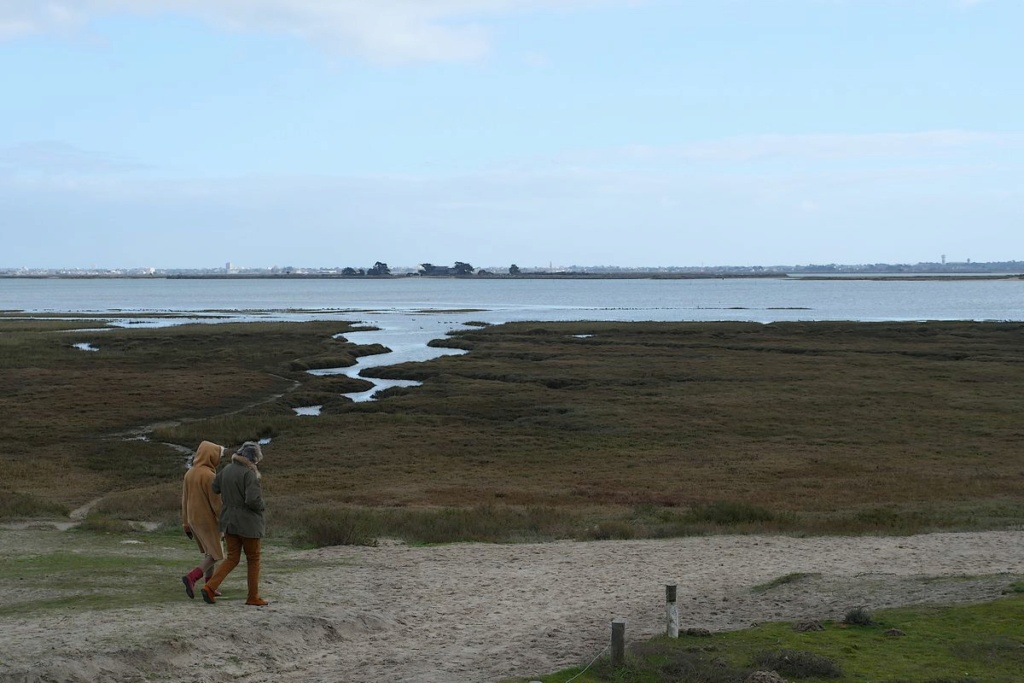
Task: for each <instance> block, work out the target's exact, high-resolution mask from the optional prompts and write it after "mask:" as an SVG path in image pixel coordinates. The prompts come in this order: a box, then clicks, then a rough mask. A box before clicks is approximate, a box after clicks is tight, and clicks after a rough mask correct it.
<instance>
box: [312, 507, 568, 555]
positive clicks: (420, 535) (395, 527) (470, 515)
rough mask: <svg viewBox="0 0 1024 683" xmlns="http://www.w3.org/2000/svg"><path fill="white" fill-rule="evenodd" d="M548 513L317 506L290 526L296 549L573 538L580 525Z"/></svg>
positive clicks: (563, 514) (557, 512) (564, 515)
mask: <svg viewBox="0 0 1024 683" xmlns="http://www.w3.org/2000/svg"><path fill="white" fill-rule="evenodd" d="M580 523H581V522H580V520H578V519H575V520H574V519H573V518H572V516H571V515H569V514H567V513H566V512H564V511H560V510H556V509H552V508H517V507H506V506H484V507H479V508H470V509H463V508H439V509H389V510H379V509H365V508H361V509H346V508H343V509H337V508H330V507H323V506H322V507H316V508H312V509H307V510H305V511H303V512H302V513H301V514H300V516H299V519H297V520H296V521H295V526H296V528H297V531H296V533H295V536H294V542H295V544H296V545H299V546H313V547H324V546H331V545H376V544H377V542H378V541H380V540H382V539H399V540H402V541H405V542H407V543H412V544H434V543H452V542H457V541H477V542H488V543H510V542H522V541H531V540H532V541H536V540H549V539H553V538H565V537H568V536H571V535H572V532H573V529H574V527H576V526H579V525H580Z"/></svg>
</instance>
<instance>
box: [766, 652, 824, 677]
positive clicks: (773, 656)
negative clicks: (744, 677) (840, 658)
mask: <svg viewBox="0 0 1024 683" xmlns="http://www.w3.org/2000/svg"><path fill="white" fill-rule="evenodd" d="M754 665H755V666H757V667H759V668H764V669H771V670H772V671H775V672H777V673H779V674H781V675H783V676H792V677H794V678H839V677H841V676H842V675H843V671H842V669H841V668H840V667H839V665H838V664H836V663H835V662H834V661H832V660H831V659H829V658H828V657H824V656H822V655H816V654H814V653H813V652H804V651H802V650H773V651H769V652H761V653H759V654H758V655H756V656H755V658H754Z"/></svg>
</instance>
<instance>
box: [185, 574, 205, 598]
mask: <svg viewBox="0 0 1024 683" xmlns="http://www.w3.org/2000/svg"><path fill="white" fill-rule="evenodd" d="M202 575H203V570H202V569H200V568H199V567H196V568H195V569H193V570H192V571H190V572H189V573H188V574H185V576H183V577H181V582H182V583H183V584H185V594H186V595H188V597H190V598H195V597H196V592H195V587H196V581H198V580H199V577H200V576H202Z"/></svg>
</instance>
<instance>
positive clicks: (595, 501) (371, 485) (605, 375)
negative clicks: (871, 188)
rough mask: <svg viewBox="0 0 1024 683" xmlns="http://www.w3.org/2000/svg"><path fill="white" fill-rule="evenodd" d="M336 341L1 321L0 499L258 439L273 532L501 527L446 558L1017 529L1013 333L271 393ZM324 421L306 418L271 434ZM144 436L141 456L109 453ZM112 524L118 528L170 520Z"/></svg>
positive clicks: (759, 346)
mask: <svg viewBox="0 0 1024 683" xmlns="http://www.w3.org/2000/svg"><path fill="white" fill-rule="evenodd" d="M87 324H89V325H95V321H89V322H88V323H87ZM8 326H10V327H8ZM348 329H350V327H349V326H348V325H347V324H345V323H326V322H315V323H251V324H225V325H182V326H180V327H172V328H146V329H111V330H107V331H104V332H103V333H102V334H103V342H102V348H101V351H99V352H97V353H83V352H81V351H78V350H76V349H73V348H72V347H71V344H73V343H76V342H92V341H95V336H96V335H95V333H78V332H68V331H67V330H66V326H65V327H64V329H62V326H59V325H50V324H49V323H47V322H45V321H31V320H30V321H21V320H12V319H0V413H2V414H3V415H5V420H4V421H3V422H2V423H0V442H2V443H4V449H2V452H0V460H2V462H0V465H2V466H3V467H4V468H5V471H6V472H8V473H10V474H11V478H10V479H9V480H7V481H5V484H6V486H7V487H8V489H9V490H10V491H11V492H12V493H17V494H19V495H27V496H31V497H33V498H34V499H35V500H38V501H41V502H42V503H45V504H51V503H52V504H53V505H63V506H69V507H74V506H77V505H79V504H81V503H83V502H86V501H89V500H93V499H95V498H98V497H101V496H102V497H104V499H105V500H110V501H111V504H113V502H114V501H116V500H117V496H118V495H120V494H122V493H125V492H132V491H145V490H149V489H150V488H151V487H157V488H159V487H160V486H161V485H168V486H171V485H173V484H174V483H180V477H181V475H182V473H183V469H182V458H181V456H180V455H179V454H177V453H174V452H172V451H171V450H170V449H166V447H165V446H163V445H161V444H160V443H159V442H168V443H174V444H178V445H181V446H184V447H186V448H195V446H196V445H197V444H198V443H199V442H200V441H202V440H204V439H209V440H211V441H215V442H217V443H221V444H222V445H225V446H228V447H229V448H231V447H236V446H237V445H238V444H240V443H241V442H242V441H245V440H248V439H253V438H269V439H271V443H270V444H269V445H268V446H267V448H266V449H265V451H266V453H267V458H266V460H265V461H264V463H263V465H262V470H263V472H264V474H265V480H264V481H265V484H264V486H265V492H266V494H267V497H268V503H269V505H270V506H271V509H272V510H273V509H276V508H278V507H285V506H286V507H289V508H291V509H289V510H283V514H281V515H280V516H279V518H278V519H279V520H280V521H285V520H298V519H299V517H300V515H299V513H301V511H302V508H304V507H317V506H327V507H330V508H349V509H360V508H367V509H371V510H372V509H380V510H383V509H395V510H406V511H416V510H422V511H423V515H424V517H425V518H428V519H430V518H431V516H433V517H434V518H436V519H434V521H439V520H442V518H441V517H438V513H437V512H436V511H437V510H441V509H451V510H459V511H462V513H460V514H464V513H465V514H470V515H477V516H482V517H484V518H487V517H492V518H493V515H494V513H493V512H489V511H490V510H500V509H503V508H509V509H518V510H519V512H520V513H521V514H520V516H519V517H515V516H512V515H504V513H502V514H503V515H504V517H503V519H504V521H502V522H501V524H500V525H501V526H504V527H505V528H504V529H502V530H501V531H500V532H493V531H488V530H487V529H486V528H484V527H487V525H488V524H490V522H489V521H488V520H486V519H482V520H481V523H480V525H479V527H480V528H475V527H474V525H472V524H469V523H467V522H464V521H460V519H459V515H457V514H454V513H451V514H450V515H449V516H450V518H451V519H449V520H447V521H445V522H444V525H445V526H446V527H447V528H449V529H452V530H459V529H462V530H463V531H464V532H465V533H466V534H467V538H478V537H492V538H515V537H517V536H519V537H523V538H533V537H535V536H536V535H538V534H540V535H547V534H550V533H556V534H563V533H564V534H568V535H569V536H572V537H581V538H587V537H591V538H629V537H635V538H642V537H660V536H671V535H686V534H697V533H718V532H721V531H728V532H732V533H750V532H779V531H782V532H802V533H850V534H857V533H879V532H881V533H890V534H909V533H915V532H921V531H931V530H938V529H944V530H954V529H955V530H975V529H990V528H1005V527H1009V526H1014V525H1020V524H1022V523H1024V509H1022V508H1021V507H1020V506H1019V505H1017V504H1016V503H1015V501H1016V500H1017V496H1018V495H1019V485H1018V480H1019V473H1020V471H1021V470H1022V469H1024V452H1022V451H1021V449H1020V448H1019V443H1020V441H1021V438H1022V436H1024V432H1022V430H1021V427H1020V426H1019V415H1020V414H1024V394H1022V393H1021V392H1019V391H1017V388H1018V387H1019V386H1021V385H1022V384H1024V363H1021V362H1020V361H1021V349H1022V348H1024V325H1021V324H1018V323H969V322H935V323H846V322H820V323H773V324H770V325H759V324H751V323H738V322H737V323H732V322H724V323H614V322H608V323H602V322H568V323H511V324H507V325H493V326H485V327H479V328H472V329H468V330H465V331H462V332H459V333H457V334H455V335H452V336H451V337H450V338H448V339H447V340H443V341H441V342H439V345H445V346H454V347H458V348H464V349H467V350H470V353H468V354H464V355H460V356H446V357H442V358H438V359H436V360H433V361H430V362H426V363H407V364H401V365H398V366H393V367H382V368H375V369H373V372H375V373H378V374H380V375H381V376H388V377H398V378H404V379H414V380H418V381H420V382H422V383H423V384H422V386H419V387H415V388H412V389H393V390H389V391H387V392H384V393H382V394H381V395H380V396H381V398H380V399H379V400H377V401H372V402H367V403H351V402H349V401H347V399H344V398H342V397H340V394H341V393H344V392H342V391H341V389H344V388H346V387H343V386H342V381H341V380H339V379H337V378H334V379H327V378H316V377H314V376H312V375H310V374H308V373H306V372H300V371H295V370H293V369H292V368H293V367H295V366H294V365H293V364H294V363H296V362H298V363H299V364H300V365H302V366H304V367H309V366H310V364H311V363H312V364H316V363H317V362H318V359H319V360H323V359H325V358H328V357H330V358H339V357H342V356H350V357H353V358H355V357H357V356H358V355H359V354H361V353H364V352H377V351H379V350H380V349H360V348H358V347H355V346H353V345H351V344H349V343H347V342H344V341H342V340H339V339H337V338H336V335H337V334H338V333H342V332H344V331H346V330H348ZM335 394H337V395H335ZM332 398H333V400H330V399H332ZM307 402H308V403H307ZM321 403H323V404H325V411H324V414H322V415H321V416H320V417H317V418H308V417H297V416H295V414H294V411H292V408H293V407H295V406H296V405H304V404H309V405H314V404H321ZM147 426H155V429H153V430H151V441H150V442H149V443H147V442H144V441H120V442H118V439H120V438H123V435H125V434H129V433H137V432H138V431H139V430H140V429H144V428H146V427H147ZM161 449H166V454H165V453H164V452H162V450H161ZM154 490H156V489H154ZM23 500H24V499H23ZM122 505H125V503H124V501H122ZM135 505H136V507H137V508H138V515H136V517H137V518H141V519H151V518H159V517H160V516H162V515H164V514H166V513H168V511H169V507H170V506H169V505H168V502H167V500H166V497H164V496H157V497H154V498H153V500H152V502H151V503H147V501H146V499H145V498H140V499H138V500H137V501H136V503H135ZM147 505H148V506H149V508H150V509H148V510H147V509H146V508H147ZM531 509H542V510H548V511H550V512H549V513H548V515H549V516H551V517H552V519H553V521H552V522H550V523H548V522H544V523H539V522H537V521H536V520H534V519H531V518H530V515H528V514H526V511H528V510H531ZM38 510H39V514H40V515H43V514H46V513H45V512H44V511H43V508H39V509H38ZM109 514H112V515H113V516H116V517H119V518H120V517H121V516H122V515H123V514H126V513H125V512H124V511H123V510H122V511H113V510H111V511H110V512H109ZM417 514H418V513H417ZM407 517H408V518H407V519H405V521H403V522H402V525H404V526H405V527H406V528H408V529H413V528H415V527H416V525H417V522H416V517H415V515H408V516H407ZM559 517H561V518H563V521H562V522H559V521H558V519H557V518H559ZM442 521H443V520H442ZM388 523H389V524H398V522H393V521H389V522H388ZM516 527H518V528H516ZM481 528H483V530H481ZM537 529H540V531H537ZM451 533H454V532H449V533H446V534H445V535H444V536H445V537H450V536H451ZM424 536H427V534H424ZM418 542H431V541H422V540H421V541H418Z"/></svg>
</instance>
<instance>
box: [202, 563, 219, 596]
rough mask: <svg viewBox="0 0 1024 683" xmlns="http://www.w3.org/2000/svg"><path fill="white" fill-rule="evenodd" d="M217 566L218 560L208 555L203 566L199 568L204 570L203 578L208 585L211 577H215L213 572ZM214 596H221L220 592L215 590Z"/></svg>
mask: <svg viewBox="0 0 1024 683" xmlns="http://www.w3.org/2000/svg"><path fill="white" fill-rule="evenodd" d="M216 566H217V560H215V559H214V557H213V555H207V556H206V557H204V558H203V562H202V564H200V565H199V567H200V568H201V569H202V570H203V576H204V577H205V578H206V583H209V582H210V577H211V576H213V570H214V568H215V567H216ZM213 593H214V596H218V595H220V591H218V590H214V591H213Z"/></svg>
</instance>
